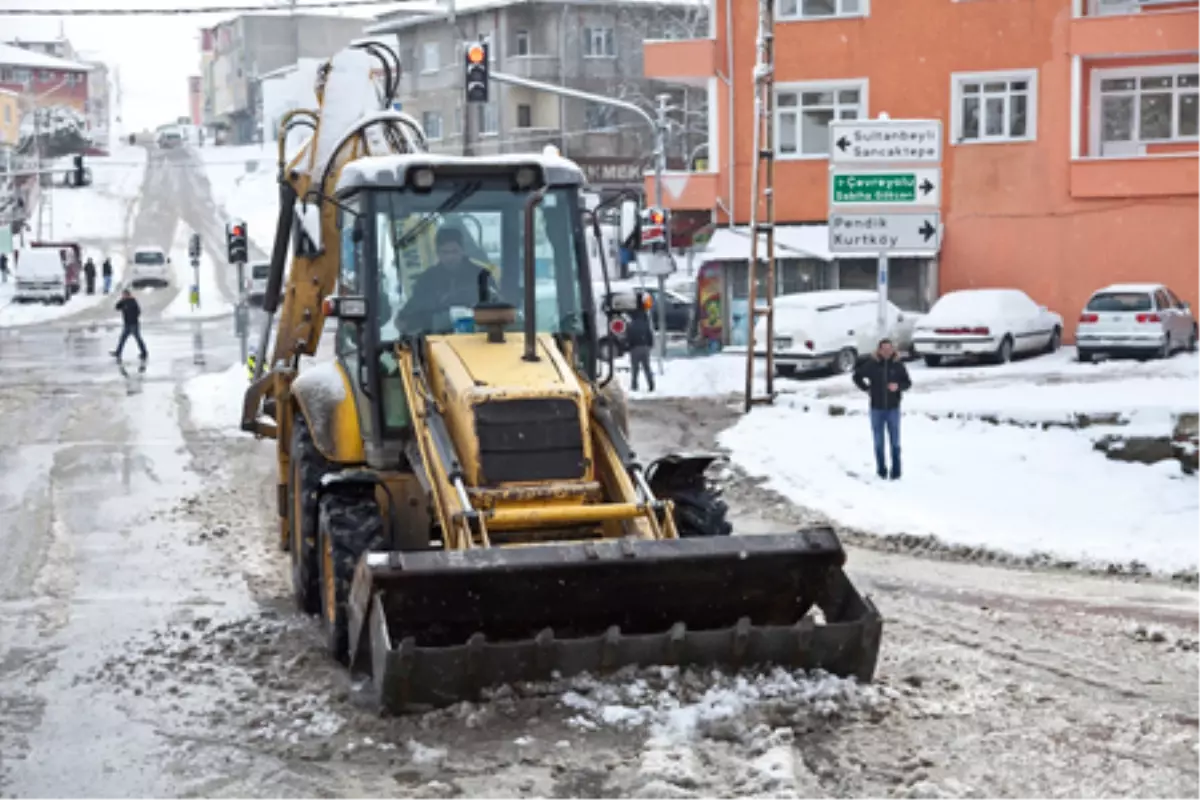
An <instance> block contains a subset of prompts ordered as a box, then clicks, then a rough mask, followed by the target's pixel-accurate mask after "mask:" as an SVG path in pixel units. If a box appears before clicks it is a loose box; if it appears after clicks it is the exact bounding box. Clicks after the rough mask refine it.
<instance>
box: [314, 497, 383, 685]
mask: <svg viewBox="0 0 1200 800" xmlns="http://www.w3.org/2000/svg"><path fill="white" fill-rule="evenodd" d="M318 524H319V526H320V536H321V537H322V541H321V547H324V540H325V538H326V537H327V538H328V540H329V541H330V543H331V544H332V546H333V582H334V595H335V597H336V603H335V605H336V608H335V610H334V618H333V619H332V620H331V619H329V617H328V615H327V614H326V613H325V610H324V607H323V602H322V617H323V621H324V627H325V636H326V642H327V646H328V648H329V653H330V655H332V656H333V657H334V658H336V659H337V660H338V661H341V662H342V663H343V664H345V663H348V662H349V652H348V650H349V635H348V630H349V628H348V625H349V622H348V615H347V613H346V601H347V599H348V598H349V597H350V585H351V583H352V582H353V581H354V570H355V569H356V568H357V567H358V561H359V559H360V558H361V557H362V554H363V553H366V552H367V551H369V550H372V549H376V548H378V547H380V546H381V545H382V544H383V542H384V533H385V532H384V527H383V516H382V514H381V512H380V509H379V504H378V503H377V502H375V498H374V496H372V495H369V494H367V493H366V492H364V491H362V490H359V491H357V492H340V491H334V492H330V493H326V494H325V495H323V496H322V497H321V501H320V513H319V523H318ZM319 562H320V564H321V569H324V565H325V559H324V553H323V551H322V554H321V557H320V559H319ZM321 577H322V582H321V586H322V589H323V588H324V585H325V584H324V581H325V577H326V576H324V575H322V576H321ZM323 600H324V598H323V597H322V601H323Z"/></svg>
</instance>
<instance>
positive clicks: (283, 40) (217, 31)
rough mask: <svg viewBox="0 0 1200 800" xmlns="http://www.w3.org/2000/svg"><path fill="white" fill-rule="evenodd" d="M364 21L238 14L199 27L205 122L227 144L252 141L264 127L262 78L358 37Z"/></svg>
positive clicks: (323, 55)
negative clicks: (222, 137) (206, 26)
mask: <svg viewBox="0 0 1200 800" xmlns="http://www.w3.org/2000/svg"><path fill="white" fill-rule="evenodd" d="M364 24H365V21H364V20H362V19H358V18H354V17H339V16H333V15H321V14H287V15H281V14H243V15H241V16H238V17H235V18H233V19H230V20H226V21H225V22H222V23H220V24H219V25H216V26H214V27H212V28H208V29H205V30H202V31H201V32H200V67H201V79H202V83H203V94H204V101H203V109H202V116H203V118H204V124H205V125H206V126H209V127H212V128H214V129H216V130H218V131H221V132H222V135H223V136H225V137H226V139H225V140H226V141H227V142H228V143H230V144H242V143H246V142H251V141H254V140H255V139H256V138H257V137H258V136H259V135H260V134H261V133H262V126H263V117H262V111H263V109H262V93H261V79H262V77H263V76H265V75H267V74H269V73H271V72H274V71H275V70H277V69H280V68H281V67H286V66H288V65H290V64H295V63H296V62H297V61H298V60H299V59H302V58H329V57H330V56H332V55H333V54H334V53H336V52H337V51H338V50H340V49H341V48H343V47H345V46H346V45H347V44H349V43H350V42H351V41H353V40H355V39H357V38H360V37H361V36H362V34H363V25H364ZM268 135H269V132H268Z"/></svg>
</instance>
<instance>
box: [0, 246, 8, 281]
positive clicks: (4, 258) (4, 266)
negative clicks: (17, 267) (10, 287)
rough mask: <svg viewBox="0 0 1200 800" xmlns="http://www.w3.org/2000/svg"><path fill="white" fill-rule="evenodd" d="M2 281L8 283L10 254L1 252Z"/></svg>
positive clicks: (0, 279)
mask: <svg viewBox="0 0 1200 800" xmlns="http://www.w3.org/2000/svg"><path fill="white" fill-rule="evenodd" d="M0 283H8V255H7V254H5V253H0Z"/></svg>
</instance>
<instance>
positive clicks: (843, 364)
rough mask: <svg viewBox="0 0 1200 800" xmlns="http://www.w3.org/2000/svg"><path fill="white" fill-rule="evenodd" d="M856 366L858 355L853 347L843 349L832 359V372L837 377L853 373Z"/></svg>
mask: <svg viewBox="0 0 1200 800" xmlns="http://www.w3.org/2000/svg"><path fill="white" fill-rule="evenodd" d="M857 366H858V353H857V352H855V350H854V348H853V347H843V348H842V349H841V350H839V351H838V354H837V356H836V357H835V358H834V359H833V371H834V372H835V373H836V374H838V375H845V374H846V373H847V372H853V371H854V368H855V367H857Z"/></svg>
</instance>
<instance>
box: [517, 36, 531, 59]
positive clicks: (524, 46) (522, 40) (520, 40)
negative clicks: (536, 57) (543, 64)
mask: <svg viewBox="0 0 1200 800" xmlns="http://www.w3.org/2000/svg"><path fill="white" fill-rule="evenodd" d="M529 53H530V49H529V31H517V52H516V55H518V56H527V55H529Z"/></svg>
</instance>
